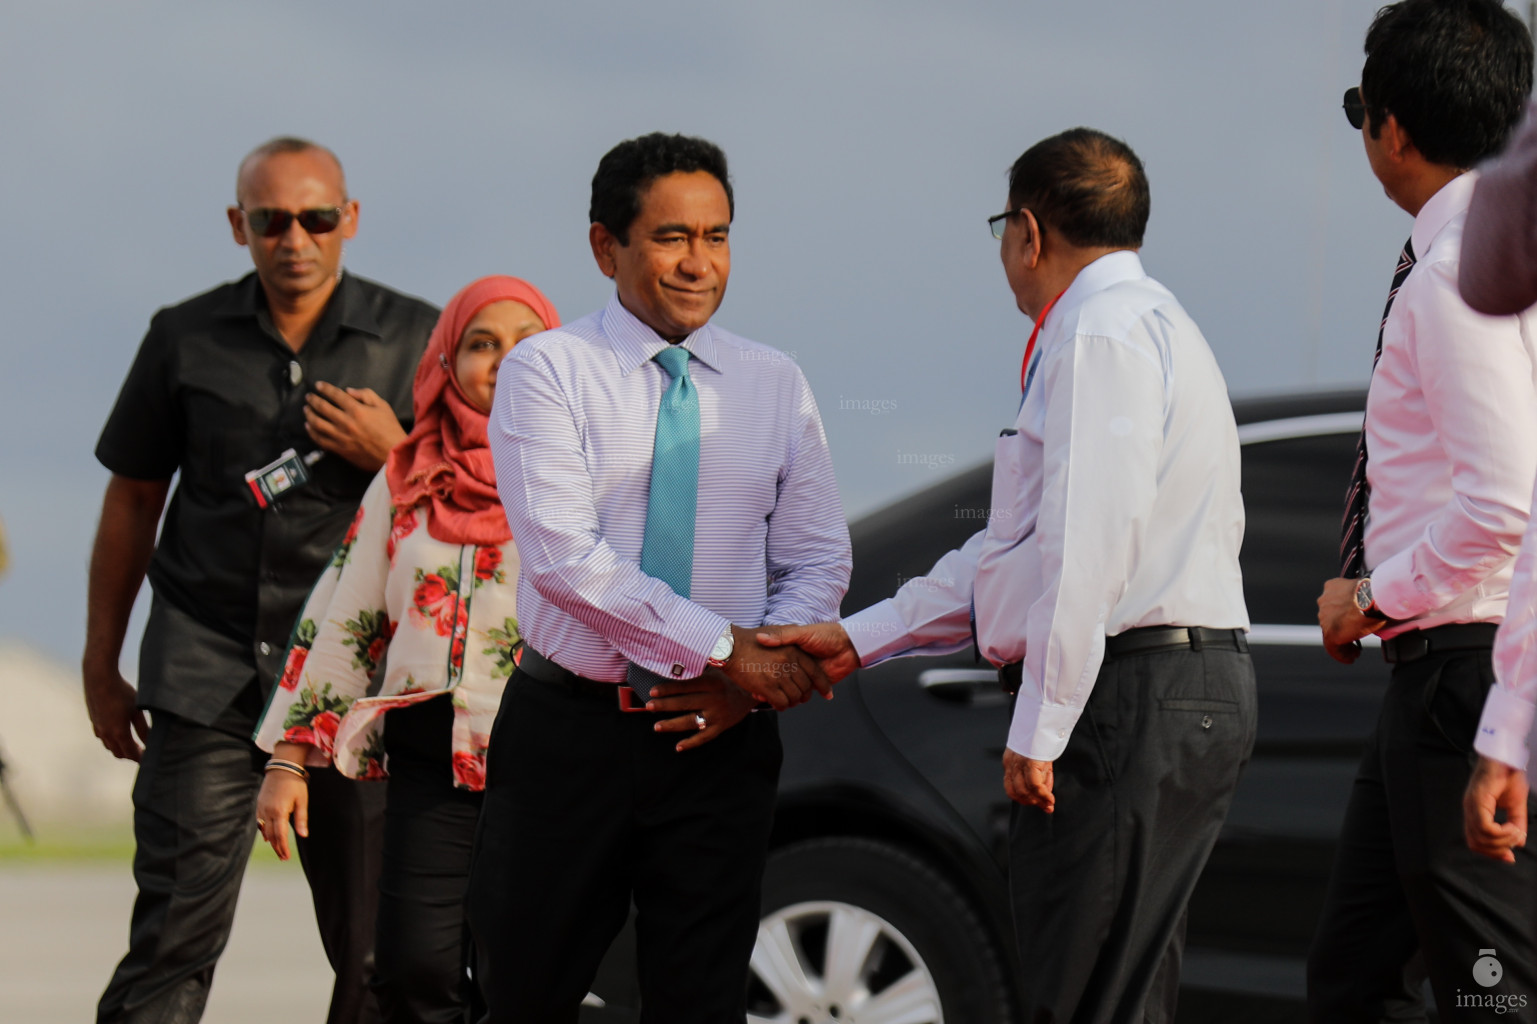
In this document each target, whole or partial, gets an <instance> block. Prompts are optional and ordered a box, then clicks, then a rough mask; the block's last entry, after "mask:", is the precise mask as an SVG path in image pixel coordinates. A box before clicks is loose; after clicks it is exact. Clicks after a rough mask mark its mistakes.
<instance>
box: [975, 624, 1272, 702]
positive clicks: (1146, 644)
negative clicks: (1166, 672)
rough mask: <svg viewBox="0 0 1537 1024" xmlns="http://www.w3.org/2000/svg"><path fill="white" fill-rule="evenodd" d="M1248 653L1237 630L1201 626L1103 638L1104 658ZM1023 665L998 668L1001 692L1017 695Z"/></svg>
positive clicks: (1246, 642)
mask: <svg viewBox="0 0 1537 1024" xmlns="http://www.w3.org/2000/svg"><path fill="white" fill-rule="evenodd" d="M1207 648H1210V649H1212V650H1219V651H1239V652H1241V653H1243V652H1247V651H1248V650H1249V635H1248V634H1247V633H1245V632H1244V631H1243V630H1241V629H1207V628H1206V627H1205V626H1139V627H1138V628H1136V629H1128V630H1127V631H1126V632H1124V633H1117V634H1116V635H1115V636H1109V637H1106V638H1105V657H1106V658H1124V657H1126V656H1127V655H1131V654H1156V653H1158V652H1161V651H1199V650H1204V649H1207ZM1023 670H1024V662H1021V661H1015V662H1011V663H1010V664H1008V665H1004V666H1003V667H1001V668H1000V669H998V685H999V686H1001V687H1003V692H1004V693H1008V694H1014V693H1018V692H1019V684H1020V681H1021V676H1022V673H1023Z"/></svg>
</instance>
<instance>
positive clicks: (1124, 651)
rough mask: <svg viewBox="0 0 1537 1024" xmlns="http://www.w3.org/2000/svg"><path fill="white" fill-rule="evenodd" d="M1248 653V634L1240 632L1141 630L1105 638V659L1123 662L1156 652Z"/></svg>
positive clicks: (1169, 628) (1200, 628)
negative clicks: (1115, 659)
mask: <svg viewBox="0 0 1537 1024" xmlns="http://www.w3.org/2000/svg"><path fill="white" fill-rule="evenodd" d="M1208 647H1210V648H1212V649H1213V650H1218V651H1238V652H1240V653H1247V652H1248V650H1249V634H1247V633H1245V632H1244V631H1243V630H1241V629H1207V628H1206V627H1205V626H1139V627H1138V628H1136V629H1128V630H1127V631H1126V632H1124V633H1117V634H1116V635H1115V636H1107V637H1105V657H1107V658H1124V657H1126V656H1127V655H1128V654H1151V653H1153V652H1154V651H1180V650H1191V651H1199V650H1204V649H1205V648H1208Z"/></svg>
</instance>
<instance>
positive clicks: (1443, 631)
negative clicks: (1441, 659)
mask: <svg viewBox="0 0 1537 1024" xmlns="http://www.w3.org/2000/svg"><path fill="white" fill-rule="evenodd" d="M1499 628H1500V627H1499V625H1498V624H1496V623H1493V622H1454V623H1449V624H1448V625H1445V626H1432V627H1430V628H1429V629H1411V630H1409V631H1408V632H1407V633H1400V634H1398V635H1397V636H1393V637H1388V638H1387V639H1386V640H1384V641H1382V657H1383V660H1384V661H1386V662H1388V663H1389V664H1392V665H1402V664H1403V663H1404V662H1407V661H1419V660H1420V659H1421V658H1428V657H1429V656H1430V655H1432V654H1446V653H1448V652H1450V651H1487V650H1489V649H1490V648H1492V647H1493V646H1494V634H1495V633H1496V632H1498V631H1499Z"/></svg>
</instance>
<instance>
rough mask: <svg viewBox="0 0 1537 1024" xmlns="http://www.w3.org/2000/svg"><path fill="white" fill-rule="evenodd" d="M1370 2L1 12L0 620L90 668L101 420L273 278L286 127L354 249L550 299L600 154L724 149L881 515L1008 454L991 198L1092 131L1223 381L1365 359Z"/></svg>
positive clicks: (1372, 246) (427, 285)
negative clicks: (90, 579) (1130, 165)
mask: <svg viewBox="0 0 1537 1024" xmlns="http://www.w3.org/2000/svg"><path fill="white" fill-rule="evenodd" d="M1376 6H1377V4H1376V3H1375V2H1363V0H1286V2H1284V3H1280V2H1272V3H1239V2H1233V0H1164V2H1160V3H1156V4H1154V3H1148V2H1146V0H1098V2H1095V0H1075V2H1072V3H1063V2H1060V0H1052V2H1043V0H1029V2H1025V0H1013V2H985V0H978V2H966V0H948V2H943V3H940V2H933V0H931V2H911V0H855V2H842V0H775V2H773V3H767V2H759V3H753V4H735V3H730V2H724V0H722V2H716V3H710V4H699V3H688V2H682V0H654V2H650V3H633V2H631V3H619V2H610V3H598V2H591V0H562V2H559V3H540V4H507V3H495V4H493V3H470V2H443V3H437V4H431V5H428V4H420V3H405V2H398V0H397V2H390V0H385V2H379V0H375V2H371V3H366V4H365V3H348V4H322V3H314V2H307V3H298V2H291V3H283V2H265V3H261V4H256V3H246V4H227V3H218V2H207V0H205V2H199V3H189V2H172V0H162V2H114V3H107V2H96V3H76V2H71V0H50V2H49V3H47V4H42V3H35V4H19V3H12V4H8V5H6V8H5V10H4V12H3V13H0V130H3V132H4V136H5V153H6V159H5V160H4V161H3V163H0V196H3V197H4V198H3V199H0V232H3V238H4V240H5V244H4V245H3V247H0V281H3V282H4V285H3V287H4V292H3V295H0V299H3V305H0V308H3V309H4V311H5V316H6V325H5V341H4V346H5V357H6V358H5V365H6V370H5V372H4V373H3V374H0V430H3V436H4V439H5V441H4V444H3V445H0V518H3V520H4V522H5V525H6V528H7V531H8V533H9V535H10V541H11V546H12V554H13V566H12V571H11V573H10V575H9V576H8V577H7V578H6V579H5V580H4V581H3V583H0V637H20V638H23V639H26V640H27V641H29V642H31V643H34V644H36V645H37V646H39V647H41V648H42V649H43V650H45V651H46V652H48V653H50V654H52V655H55V656H57V657H60V658H63V659H65V660H68V661H70V662H75V661H76V660H77V659H78V656H79V650H80V645H81V639H82V636H83V623H84V596H85V585H84V580H85V571H86V561H87V556H88V548H89V544H90V539H91V536H92V532H93V530H94V526H95V521H96V517H97V513H98V510H99V507H100V501H101V493H102V489H103V487H104V486H105V483H106V473H105V471H104V470H102V469H101V468H100V466H98V465H97V463H96V462H95V460H94V458H93V456H92V448H93V446H94V444H95V440H96V436H97V433H98V432H99V430H100V429H101V425H102V423H103V421H104V419H105V417H106V414H107V411H108V409H109V408H110V405H111V402H112V400H113V398H114V396H115V395H116V393H117V389H118V387H119V385H120V383H121V380H122V377H123V374H124V372H125V371H126V369H127V367H128V365H129V363H130V361H131V359H132V357H133V354H134V351H135V349H136V347H137V345H138V343H139V340H140V338H141V337H142V335H143V332H144V329H145V327H146V325H147V323H148V320H149V317H150V315H151V313H153V311H154V310H155V309H156V308H158V307H160V306H163V305H168V304H171V303H174V302H177V301H179V300H181V299H183V298H185V297H187V296H190V295H192V294H195V293H197V292H201V291H204V290H206V289H207V288H210V287H212V286H213V285H215V284H217V283H219V282H220V281H223V280H228V279H232V278H235V277H238V276H240V275H241V274H243V273H245V272H246V271H247V270H248V269H249V268H250V263H249V259H248V257H247V255H246V253H245V251H244V250H242V249H240V248H237V247H236V246H235V245H234V244H233V242H232V241H231V240H230V236H229V230H228V226H227V224H226V222H225V218H224V207H225V205H226V204H227V203H229V202H230V201H231V199H232V193H233V180H234V172H235V166H236V163H237V162H238V161H239V159H240V157H241V156H242V154H244V153H245V152H246V151H247V150H249V149H250V148H251V147H252V146H253V145H255V144H257V143H259V142H261V141H262V140H264V139H266V138H268V137H270V136H272V135H276V134H300V135H307V136H311V137H313V138H315V139H317V140H319V141H322V142H324V143H326V144H328V145H330V146H332V147H333V148H334V149H335V150H336V152H337V153H338V154H339V155H340V156H341V158H342V160H343V162H344V164H345V166H346V169H347V176H348V182H349V186H350V188H351V191H352V194H353V195H355V196H356V197H358V198H359V199H360V200H361V202H362V214H361V224H360V230H359V233H358V237H357V238H356V239H355V240H354V241H353V242H352V243H351V244H350V246H349V249H348V253H347V266H348V267H349V268H351V269H353V270H355V271H357V272H358V273H360V274H363V275H365V276H368V277H372V278H374V279H376V280H379V281H382V282H385V283H386V284H389V285H392V286H394V287H396V288H399V289H401V290H403V291H407V292H411V293H414V294H417V295H420V296H423V297H425V298H427V299H430V300H431V301H433V302H435V303H438V304H441V303H442V302H444V301H445V300H446V299H447V298H448V297H449V296H450V295H451V294H452V293H453V292H454V291H455V289H457V288H458V287H459V286H460V285H462V284H464V283H466V282H467V281H469V280H471V279H472V278H474V277H477V276H479V275H482V274H488V273H511V274H517V275H520V276H523V277H527V278H528V279H530V280H532V281H533V282H535V283H536V284H538V285H539V286H540V287H541V288H543V289H544V290H545V291H546V293H547V294H548V295H549V296H550V297H551V298H552V299H553V300H554V302H555V304H556V305H557V307H558V308H559V310H560V312H561V315H562V316H563V317H564V318H566V319H575V318H576V317H578V316H581V315H583V314H585V313H587V312H589V311H591V310H593V309H594V308H596V307H598V306H600V305H602V304H603V303H604V302H605V301H606V299H607V297H608V293H609V285H608V281H607V280H606V279H605V278H603V277H602V276H601V275H600V274H599V273H598V272H597V270H596V268H595V267H594V266H593V264H592V258H591V255H590V253H589V252H588V249H587V242H586V233H587V220H586V209H587V198H588V187H589V183H590V180H591V176H592V172H593V169H594V167H595V166H596V164H597V161H598V158H599V157H600V156H601V155H602V154H603V153H604V152H605V151H606V150H607V149H608V148H609V147H611V146H612V145H613V144H614V143H615V142H617V141H619V140H620V139H623V138H627V137H631V136H634V135H638V134H641V133H644V132H647V131H652V130H658V129H660V130H665V131H682V132H687V133H691V134H699V135H704V136H707V137H709V138H712V139H714V140H715V141H717V142H719V143H720V144H721V145H722V146H723V147H724V148H725V150H726V152H727V154H728V156H729V158H730V160H731V168H732V175H733V178H734V179H735V185H736V193H737V221H736V224H735V225H734V227H733V230H732V255H733V268H732V270H733V273H732V277H731V285H730V294H729V296H728V297H727V299H726V301H725V304H724V305H723V306H722V308H721V311H720V313H719V315H718V320H719V321H720V322H721V323H723V324H724V325H726V326H728V327H730V328H732V329H733V330H735V331H737V332H739V333H741V334H744V335H746V336H748V337H750V338H753V339H755V340H758V341H762V342H764V343H766V344H770V345H773V346H776V347H778V348H781V349H783V350H785V351H787V352H790V353H793V354H794V356H795V357H796V359H797V360H798V361H799V363H800V365H801V366H802V367H803V368H804V369H805V372H806V374H807V376H808V377H809V379H810V381H811V384H812V386H813V388H814V389H815V391H816V394H817V397H818V399H819V401H820V404H821V408H822V414H823V418H824V420H825V422H826V425H827V431H828V435H829V437H830V439H831V443H832V448H833V455H834V458H835V460H836V464H837V471H838V479H839V485H840V488H841V491H842V494H843V500H844V505H845V508H846V510H847V511H848V512H849V513H850V514H851V515H858V514H860V513H862V512H866V511H869V510H871V509H873V508H876V507H878V506H879V505H880V504H882V503H884V502H885V501H888V500H890V499H892V498H894V497H897V496H900V495H902V494H904V493H908V492H911V491H913V490H915V489H918V488H920V487H922V486H924V485H926V484H928V483H931V482H934V481H936V480H938V479H940V478H941V477H942V476H943V474H944V473H945V472H947V471H948V469H949V468H958V467H962V466H967V465H972V464H975V463H977V462H979V461H981V460H983V459H985V458H987V456H988V455H989V453H990V451H991V444H992V439H993V438H994V437H996V435H997V431H998V428H999V426H1000V425H1001V424H1004V423H1006V422H1007V421H1008V420H1010V419H1011V418H1012V416H1013V411H1014V408H1015V405H1016V404H1017V399H1018V390H1017V389H1018V378H1017V368H1018V364H1019V359H1020V355H1021V353H1022V351H1023V348H1024V343H1025V339H1026V337H1027V336H1028V333H1029V327H1030V324H1029V321H1028V320H1026V319H1025V318H1024V317H1023V316H1021V315H1020V314H1019V313H1018V312H1017V311H1016V310H1015V308H1014V304H1013V300H1012V297H1011V296H1010V294H1009V292H1008V289H1007V286H1006V284H1005V282H1004V279H1003V274H1002V271H1001V269H1000V268H999V265H998V261H997V244H996V243H995V242H994V241H993V240H992V239H991V237H990V236H989V235H988V233H987V228H986V226H985V223H984V222H985V220H986V218H987V217H988V216H989V215H991V214H994V213H997V212H999V211H1001V210H1002V209H1004V204H1005V198H1006V197H1005V172H1006V171H1007V169H1008V166H1009V164H1010V163H1011V162H1012V161H1013V160H1014V158H1015V157H1017V156H1018V155H1019V154H1020V153H1021V152H1022V151H1023V150H1024V149H1025V148H1027V147H1028V146H1029V145H1030V144H1031V143H1033V142H1035V141H1036V140H1038V139H1040V138H1042V137H1044V136H1046V135H1050V134H1053V133H1055V132H1057V131H1060V130H1062V129H1064V128H1069V127H1072V126H1074V125H1080V124H1083V125H1090V126H1093V127H1097V128H1101V129H1104V130H1106V131H1109V132H1111V133H1113V134H1116V135H1119V136H1121V137H1122V138H1124V139H1126V140H1127V141H1128V142H1129V143H1130V144H1131V146H1132V147H1133V148H1134V149H1136V150H1137V152H1138V153H1139V154H1140V155H1141V156H1142V158H1143V160H1144V161H1145V163H1146V165H1147V170H1148V175H1149V178H1150V180H1151V184H1152V193H1153V214H1152V222H1151V224H1150V227H1149V231H1148V235H1147V240H1146V247H1145V249H1144V251H1143V259H1144V262H1145V263H1146V265H1147V267H1148V270H1149V272H1150V273H1151V274H1153V275H1154V276H1155V277H1157V278H1159V279H1160V280H1161V281H1163V282H1164V283H1165V284H1166V285H1168V286H1169V287H1170V288H1171V289H1172V290H1173V291H1174V293H1175V294H1176V295H1178V296H1179V298H1180V300H1181V301H1182V302H1183V303H1184V305H1185V307H1186V308H1187V309H1188V310H1189V311H1190V313H1191V314H1192V315H1193V316H1194V317H1195V319H1196V321H1197V322H1198V323H1199V324H1200V325H1201V327H1202V329H1203V330H1204V332H1205V333H1206V336H1207V338H1208V340H1209V341H1210V342H1211V345H1212V348H1213V349H1214V350H1215V351H1216V354H1217V357H1218V359H1219V361H1220V362H1221V365H1222V368H1223V370H1224V372H1225V373H1226V375H1227V380H1228V384H1229V386H1230V388H1231V390H1232V392H1233V393H1234V395H1236V396H1243V395H1250V394H1256V393H1262V392H1274V391H1278V390H1286V389H1293V388H1316V387H1329V386H1339V385H1342V384H1355V383H1363V382H1364V381H1365V380H1366V378H1367V375H1368V373H1369V370H1370V365H1371V353H1372V346H1373V341H1374V337H1375V328H1376V319H1377V317H1378V316H1379V315H1380V310H1381V308H1382V301H1383V296H1384V294H1385V292H1386V289H1387V287H1388V282H1389V280H1390V279H1391V276H1392V271H1393V264H1394V262H1395V259H1396V256H1397V253H1398V250H1399V247H1400V246H1401V245H1402V242H1403V239H1404V237H1405V236H1406V235H1407V233H1408V230H1409V227H1410V221H1409V218H1408V216H1407V215H1405V214H1404V213H1402V212H1401V211H1399V210H1398V209H1397V208H1396V207H1394V206H1393V205H1392V204H1391V203H1390V202H1389V201H1388V200H1387V199H1386V198H1385V197H1384V196H1383V195H1382V193H1381V190H1380V188H1379V187H1378V186H1377V184H1376V182H1375V180H1374V179H1373V178H1372V177H1371V173H1370V171H1369V170H1368V168H1367V166H1366V161H1365V158H1364V156H1363V155H1362V153H1361V146H1360V139H1359V135H1358V133H1355V132H1352V131H1351V130H1350V128H1349V126H1348V125H1347V124H1346V123H1345V119H1344V117H1343V115H1342V114H1341V112H1340V95H1341V93H1342V92H1343V91H1344V89H1345V88H1346V87H1347V86H1349V85H1352V84H1354V83H1355V82H1356V81H1357V79H1358V75H1359V70H1360V63H1361V39H1362V37H1363V34H1364V32H1365V29H1366V26H1367V24H1368V22H1369V21H1370V19H1371V15H1372V12H1373V10H1374V9H1375V7H1376ZM873 410H884V411H873ZM915 455H916V456H918V458H916V459H915V458H913V456H915ZM143 604H144V602H143V601H142V600H141V606H142V605H143ZM140 613H141V614H142V607H141V609H140ZM134 632H135V633H136V632H137V626H135V630H134ZM136 644H137V637H136V636H134V637H133V638H131V646H130V650H132V649H133V648H134V647H135V646H136Z"/></svg>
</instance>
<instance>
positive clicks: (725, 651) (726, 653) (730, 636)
mask: <svg viewBox="0 0 1537 1024" xmlns="http://www.w3.org/2000/svg"><path fill="white" fill-rule="evenodd" d="M734 650H736V634H734V633H732V632H731V627H730V626H727V627H726V631H725V632H724V633H722V634H721V635H720V639H719V640H717V641H715V646H714V647H712V648H711V649H710V657H709V662H708V664H709V665H710V667H711V668H720V667H722V666H723V665H725V664H726V662H728V661H730V660H731V652H732V651H734Z"/></svg>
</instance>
